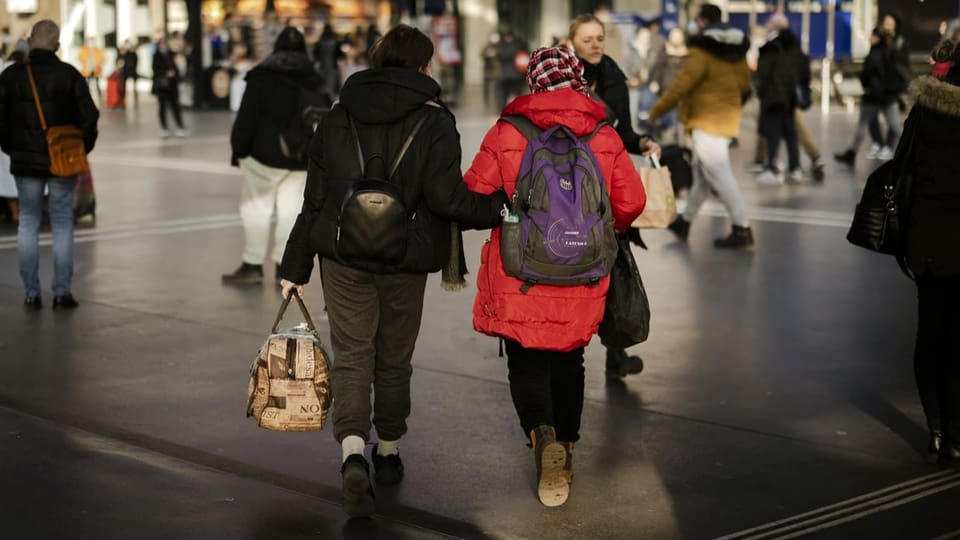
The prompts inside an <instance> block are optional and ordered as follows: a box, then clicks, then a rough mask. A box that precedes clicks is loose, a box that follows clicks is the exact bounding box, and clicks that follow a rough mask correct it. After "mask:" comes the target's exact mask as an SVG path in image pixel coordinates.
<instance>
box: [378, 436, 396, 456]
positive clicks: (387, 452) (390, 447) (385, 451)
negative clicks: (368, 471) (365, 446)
mask: <svg viewBox="0 0 960 540" xmlns="http://www.w3.org/2000/svg"><path fill="white" fill-rule="evenodd" d="M399 453H400V441H399V440H397V441H385V440H383V439H380V442H378V443H377V455H379V456H391V455H393V454H399Z"/></svg>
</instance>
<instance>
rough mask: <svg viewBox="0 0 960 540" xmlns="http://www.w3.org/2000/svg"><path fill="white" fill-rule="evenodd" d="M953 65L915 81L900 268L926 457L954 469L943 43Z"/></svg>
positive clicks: (955, 90) (956, 392)
mask: <svg viewBox="0 0 960 540" xmlns="http://www.w3.org/2000/svg"><path fill="white" fill-rule="evenodd" d="M941 48H945V49H946V50H948V51H950V53H951V56H952V59H953V66H954V67H953V68H952V69H951V70H950V72H949V73H948V74H947V76H946V78H945V79H944V80H938V79H936V78H934V77H930V76H925V77H920V78H919V79H917V80H915V81H914V82H913V83H912V84H911V87H910V90H911V91H910V94H911V95H912V96H913V98H914V99H915V103H916V104H915V105H914V107H913V110H912V111H911V112H910V115H909V116H908V118H907V121H906V127H905V128H904V133H905V135H904V137H905V138H906V137H910V136H911V134H912V136H913V141H914V142H913V146H912V151H911V155H910V157H909V161H908V162H907V163H908V164H909V167H910V169H909V170H910V171H911V172H912V173H913V196H912V202H911V204H910V208H909V211H908V216H909V217H908V226H907V248H906V263H907V265H908V266H909V268H910V269H911V270H912V271H913V273H914V275H915V278H916V284H917V296H918V299H919V324H918V328H917V343H916V348H915V350H914V370H915V374H916V379H917V387H918V389H919V392H920V401H921V402H922V404H923V411H924V413H925V415H926V418H927V426H928V427H929V429H930V444H929V458H930V460H931V461H933V460H938V461H939V462H940V464H941V465H943V466H946V467H951V468H953V469H960V355H958V354H957V336H958V335H960V178H958V177H957V172H956V171H957V170H958V169H960V144H958V142H957V137H956V134H957V132H958V131H960V50H958V47H956V46H955V44H954V43H952V42H950V41H947V42H945V43H944V44H943V45H941Z"/></svg>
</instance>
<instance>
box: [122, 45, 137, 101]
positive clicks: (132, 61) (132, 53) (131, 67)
mask: <svg viewBox="0 0 960 540" xmlns="http://www.w3.org/2000/svg"><path fill="white" fill-rule="evenodd" d="M120 58H121V60H122V62H123V67H122V68H121V71H120V75H121V77H122V78H123V82H122V85H121V86H120V89H121V92H122V95H123V96H124V97H126V94H127V81H131V80H132V81H133V102H134V104H135V105H136V104H139V102H140V98H139V96H138V95H137V79H138V78H139V77H140V74H139V73H138V72H137V64H139V63H140V59H139V58H138V57H137V42H136V40H133V39H130V40H128V41H127V43H126V45H124V47H123V52H122V54H121V55H120Z"/></svg>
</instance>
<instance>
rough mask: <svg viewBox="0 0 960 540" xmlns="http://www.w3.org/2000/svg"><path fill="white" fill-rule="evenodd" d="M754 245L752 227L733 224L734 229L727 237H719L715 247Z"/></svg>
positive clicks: (739, 247) (745, 246)
mask: <svg viewBox="0 0 960 540" xmlns="http://www.w3.org/2000/svg"><path fill="white" fill-rule="evenodd" d="M752 246H753V233H752V232H751V231H750V227H737V226H736V225H734V226H733V231H732V232H731V233H730V236H727V237H726V238H717V239H716V240H714V241H713V247H715V248H720V249H746V248H749V247H752Z"/></svg>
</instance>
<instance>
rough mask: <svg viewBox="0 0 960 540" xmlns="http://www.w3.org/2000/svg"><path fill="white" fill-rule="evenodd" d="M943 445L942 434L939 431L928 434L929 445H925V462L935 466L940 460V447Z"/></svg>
mask: <svg viewBox="0 0 960 540" xmlns="http://www.w3.org/2000/svg"><path fill="white" fill-rule="evenodd" d="M942 445H943V433H942V432H941V431H939V430H933V431H931V432H930V443H929V444H927V462H928V463H930V464H935V463H936V462H937V461H938V460H939V458H940V447H941V446H942Z"/></svg>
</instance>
